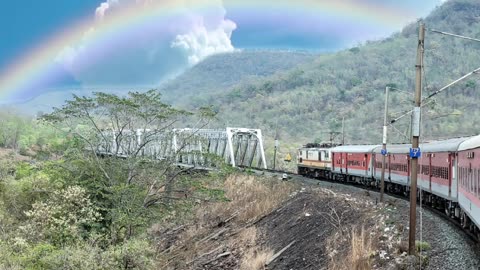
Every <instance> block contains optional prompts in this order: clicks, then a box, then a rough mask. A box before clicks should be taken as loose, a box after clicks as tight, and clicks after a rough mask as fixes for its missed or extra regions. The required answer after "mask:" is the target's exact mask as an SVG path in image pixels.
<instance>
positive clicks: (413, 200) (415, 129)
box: [408, 22, 425, 255]
mask: <svg viewBox="0 0 480 270" xmlns="http://www.w3.org/2000/svg"><path fill="white" fill-rule="evenodd" d="M424 40H425V25H424V24H423V22H420V24H419V28H418V45H417V63H416V65H415V69H416V75H415V77H416V78H415V107H414V108H413V114H412V149H410V157H411V161H410V164H411V166H410V168H411V176H410V179H411V182H410V184H411V186H410V231H409V238H408V254H409V255H415V232H416V225H417V224H416V222H417V174H418V168H417V166H418V158H419V157H420V154H421V152H420V149H419V148H418V146H419V140H420V115H421V106H422V104H421V103H422V71H423V53H424Z"/></svg>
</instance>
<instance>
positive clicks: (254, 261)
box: [240, 249, 273, 270]
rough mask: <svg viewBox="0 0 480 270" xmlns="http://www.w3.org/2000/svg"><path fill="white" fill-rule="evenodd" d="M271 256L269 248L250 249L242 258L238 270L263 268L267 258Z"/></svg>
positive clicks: (261, 269)
mask: <svg viewBox="0 0 480 270" xmlns="http://www.w3.org/2000/svg"><path fill="white" fill-rule="evenodd" d="M272 256H273V251H272V250H270V249H251V250H249V251H248V252H247V253H245V255H244V256H243V258H242V261H241V262H240V270H263V269H266V268H265V263H267V260H268V259H269V258H271V257H272Z"/></svg>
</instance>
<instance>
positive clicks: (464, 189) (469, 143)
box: [457, 136, 480, 235]
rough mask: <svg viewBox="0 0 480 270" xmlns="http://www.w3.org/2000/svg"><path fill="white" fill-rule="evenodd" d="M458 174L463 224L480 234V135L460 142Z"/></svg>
mask: <svg viewBox="0 0 480 270" xmlns="http://www.w3.org/2000/svg"><path fill="white" fill-rule="evenodd" d="M457 176H458V202H459V204H460V207H461V209H462V213H461V216H462V224H463V225H464V226H465V227H467V226H470V228H471V229H472V228H473V229H475V230H476V232H477V234H479V235H480V231H479V229H478V228H480V136H475V137H472V138H470V139H468V140H466V141H464V142H462V143H461V144H460V146H459V148H458V173H457ZM474 225H476V226H474Z"/></svg>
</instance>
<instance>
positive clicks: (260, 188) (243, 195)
mask: <svg viewBox="0 0 480 270" xmlns="http://www.w3.org/2000/svg"><path fill="white" fill-rule="evenodd" d="M294 188H295V187H294V185H293V184H292V183H289V182H283V181H278V180H276V179H265V178H264V177H263V178H260V177H255V176H248V175H231V176H229V177H228V178H227V180H226V181H225V183H224V190H225V197H226V198H227V199H228V200H229V202H216V203H213V204H210V205H209V206H204V207H201V208H200V209H199V210H198V211H197V220H198V221H199V222H200V223H205V224H210V225H213V224H212V223H220V222H222V221H224V220H226V219H228V218H229V217H232V216H235V220H236V221H237V222H248V221H251V220H255V219H256V218H258V217H261V216H263V215H265V214H267V213H269V212H270V211H272V210H273V209H275V208H277V207H278V206H280V205H281V203H282V202H283V201H285V200H286V199H287V198H288V197H289V195H290V194H292V192H293V190H294Z"/></svg>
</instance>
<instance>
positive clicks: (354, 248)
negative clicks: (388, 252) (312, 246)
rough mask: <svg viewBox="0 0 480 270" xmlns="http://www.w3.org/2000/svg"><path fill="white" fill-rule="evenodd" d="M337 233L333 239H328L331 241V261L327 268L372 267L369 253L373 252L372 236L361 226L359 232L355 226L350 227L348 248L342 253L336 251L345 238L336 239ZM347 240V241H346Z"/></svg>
mask: <svg viewBox="0 0 480 270" xmlns="http://www.w3.org/2000/svg"><path fill="white" fill-rule="evenodd" d="M339 237H341V236H340V235H339V234H337V235H336V236H335V237H334V239H333V240H331V241H330V244H332V243H333V245H332V247H331V249H332V250H333V251H332V252H331V255H330V256H331V259H332V260H331V263H330V268H329V269H334V270H344V269H348V270H350V269H352V270H368V269H371V268H372V265H371V263H372V260H371V255H372V254H373V251H374V247H373V242H372V237H371V236H370V235H368V234H367V233H365V229H364V228H363V227H362V229H361V230H360V232H358V231H357V230H356V229H355V228H352V231H351V234H350V235H348V238H349V239H348V238H347V239H348V240H349V242H350V247H349V249H348V250H347V251H346V252H345V253H346V254H342V252H337V250H341V248H342V246H344V245H345V240H347V239H345V238H344V239H342V240H340V241H338V240H339V239H338V238H339ZM348 240H347V241H348Z"/></svg>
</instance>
